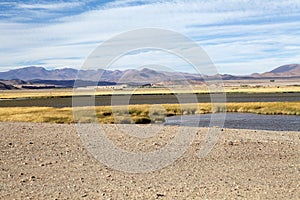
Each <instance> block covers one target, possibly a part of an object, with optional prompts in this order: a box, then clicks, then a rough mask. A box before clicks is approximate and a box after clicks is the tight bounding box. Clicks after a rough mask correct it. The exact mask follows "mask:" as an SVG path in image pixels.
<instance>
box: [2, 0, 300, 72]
mask: <svg viewBox="0 0 300 200" xmlns="http://www.w3.org/2000/svg"><path fill="white" fill-rule="evenodd" d="M145 27H155V28H162V29H167V30H172V31H175V32H178V33H180V34H183V35H185V36H187V37H189V38H190V39H192V40H194V41H195V42H196V43H197V44H198V45H200V46H201V47H202V48H203V49H204V50H205V51H206V53H207V54H208V55H209V57H210V58H211V60H212V61H213V62H214V64H215V66H216V67H217V69H218V71H219V73H231V74H250V73H254V72H265V71H268V70H271V69H273V68H275V67H277V66H280V65H284V64H290V63H299V62H300V61H299V59H300V1H299V0H284V1H282V0H278V1H277V0H211V1H207V0H199V1H197V0H191V1H188V0H187V1H166V0H165V1H157V0H152V1H149V0H146V1H137V0H122V1H107V0H104V1H95V0H86V1H79V0H73V1H63V0H59V1H58V0H53V1H38V0H23V1H21V0H17V1H9V0H1V1H0V58H1V59H0V71H6V70H9V69H14V68H19V67H24V66H32V65H34V66H45V67H46V68H48V69H53V68H64V67H73V68H80V67H81V66H82V65H83V63H84V61H85V59H86V58H87V57H88V56H89V55H90V54H91V52H92V51H93V50H94V49H95V48H96V47H98V46H99V45H101V44H102V43H103V42H104V41H106V40H108V39H110V38H112V37H114V36H116V35H118V34H120V33H123V32H126V31H130V30H133V29H138V28H145ZM151 64H158V65H166V66H168V67H171V68H173V69H174V70H179V71H190V67H189V66H187V64H186V63H185V62H183V61H182V60H181V59H178V58H175V56H174V55H169V54H168V53H166V52H161V51H139V52H136V53H130V54H128V55H126V56H124V57H123V58H122V59H120V60H118V61H117V62H116V63H114V64H113V66H114V68H119V69H124V68H133V66H134V67H136V66H138V65H151Z"/></svg>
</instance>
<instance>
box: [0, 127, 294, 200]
mask: <svg viewBox="0 0 300 200" xmlns="http://www.w3.org/2000/svg"><path fill="white" fill-rule="evenodd" d="M104 128H105V130H106V131H107V132H108V137H109V138H110V139H111V140H112V141H114V142H115V143H116V145H118V146H120V147H122V148H124V149H126V150H132V151H137V152H138V151H142V152H143V151H153V150H156V149H159V148H161V147H163V146H164V145H165V144H166V143H167V142H168V141H169V140H170V139H171V138H172V137H174V132H175V131H176V128H178V127H168V126H166V127H164V130H163V131H162V133H160V134H158V135H156V136H153V137H151V138H148V139H143V141H142V142H141V141H139V142H137V138H134V137H131V136H128V135H124V134H122V133H119V132H120V131H119V130H118V128H116V126H115V125H105V126H104ZM149 128H151V127H149ZM126 129H128V130H130V129H134V126H133V125H128V127H127V128H126ZM190 129H191V130H192V129H193V128H190ZM206 130H207V129H206V128H197V138H196V139H195V140H194V142H193V143H192V145H191V146H190V148H189V149H188V151H187V152H186V153H185V154H184V155H183V156H182V157H181V158H179V159H178V160H177V161H176V162H174V163H173V164H171V165H169V166H167V167H165V168H163V169H162V170H159V171H154V172H151V173H146V174H130V173H125V172H121V171H116V170H113V169H111V168H109V167H107V166H105V165H104V164H102V163H100V162H99V161H97V160H96V159H94V158H93V157H92V156H91V154H90V153H89V152H87V150H86V149H85V147H84V146H83V144H82V142H81V140H80V138H79V136H78V134H77V132H76V130H75V128H74V125H59V124H55V125H53V124H52V125H51V124H34V123H0V135H1V141H0V143H1V144H0V148H1V157H0V166H1V167H0V178H1V182H0V199H26V198H28V199H204V198H208V199H232V198H234V199H244V198H247V199H300V132H274V131H273V132H272V131H255V130H234V129H224V130H223V132H222V133H223V134H222V135H221V137H220V139H219V141H218V144H217V145H216V146H215V148H214V149H213V151H212V152H211V153H210V154H209V155H208V156H207V157H205V158H199V157H198V156H197V153H199V149H200V148H201V146H202V142H203V138H204V136H205V134H206Z"/></svg>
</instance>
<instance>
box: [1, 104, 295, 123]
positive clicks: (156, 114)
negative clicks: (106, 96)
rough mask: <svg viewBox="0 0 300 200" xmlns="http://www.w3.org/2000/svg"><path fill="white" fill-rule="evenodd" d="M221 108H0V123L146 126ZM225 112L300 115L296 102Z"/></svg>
mask: <svg viewBox="0 0 300 200" xmlns="http://www.w3.org/2000/svg"><path fill="white" fill-rule="evenodd" d="M224 109H225V108H224V107H222V106H221V105H219V106H216V107H214V108H212V106H211V104H210V103H200V104H183V105H179V104H162V105H148V104H147V105H130V106H128V107H127V106H114V107H111V106H100V107H96V108H95V109H94V107H84V108H82V107H81V108H75V110H74V112H75V113H76V115H75V116H76V117H75V119H74V117H73V110H72V108H51V107H11V108H0V121H14V122H50V123H73V122H91V121H93V120H94V119H96V120H97V121H99V122H100V123H149V122H150V121H151V120H152V121H154V122H163V121H164V118H165V117H166V116H173V115H188V114H204V113H210V112H219V111H222V110H224ZM226 111H227V112H248V113H257V114H284V115H300V102H255V103H227V105H226ZM93 113H94V114H95V115H93ZM93 116H95V118H93Z"/></svg>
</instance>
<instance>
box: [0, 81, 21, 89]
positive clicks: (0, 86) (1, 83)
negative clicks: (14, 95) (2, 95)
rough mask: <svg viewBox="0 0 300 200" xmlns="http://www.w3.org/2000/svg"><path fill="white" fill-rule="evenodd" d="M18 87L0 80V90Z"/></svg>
mask: <svg viewBox="0 0 300 200" xmlns="http://www.w3.org/2000/svg"><path fill="white" fill-rule="evenodd" d="M17 89H18V88H16V87H14V86H13V85H10V84H5V83H3V82H2V81H0V90H17Z"/></svg>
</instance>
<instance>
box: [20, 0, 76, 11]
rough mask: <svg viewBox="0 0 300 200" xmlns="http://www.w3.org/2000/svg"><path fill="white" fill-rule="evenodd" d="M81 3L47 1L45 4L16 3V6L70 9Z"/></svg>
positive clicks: (23, 7)
mask: <svg viewBox="0 0 300 200" xmlns="http://www.w3.org/2000/svg"><path fill="white" fill-rule="evenodd" d="M80 5H82V3H80V2H60V3H47V4H39V3H38V4H23V3H22V4H17V7H19V8H22V9H45V10H61V9H66V8H68V9H70V8H73V7H77V6H80Z"/></svg>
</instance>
